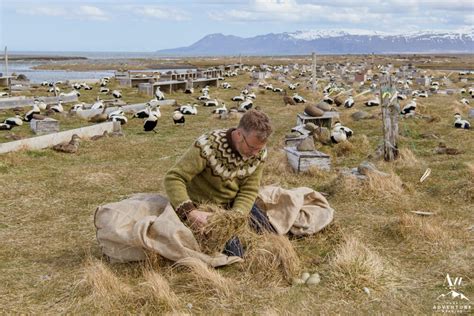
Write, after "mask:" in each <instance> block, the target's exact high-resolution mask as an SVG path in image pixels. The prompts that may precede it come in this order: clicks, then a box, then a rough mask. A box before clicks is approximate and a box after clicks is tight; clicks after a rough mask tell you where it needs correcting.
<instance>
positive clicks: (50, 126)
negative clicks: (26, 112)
mask: <svg viewBox="0 0 474 316" xmlns="http://www.w3.org/2000/svg"><path fill="white" fill-rule="evenodd" d="M30 127H31V130H32V131H33V133H35V134H37V135H44V134H51V133H56V132H59V121H58V120H55V119H52V118H49V117H48V118H45V119H44V120H35V119H32V120H31V121H30Z"/></svg>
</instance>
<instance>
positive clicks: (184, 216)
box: [164, 110, 274, 256]
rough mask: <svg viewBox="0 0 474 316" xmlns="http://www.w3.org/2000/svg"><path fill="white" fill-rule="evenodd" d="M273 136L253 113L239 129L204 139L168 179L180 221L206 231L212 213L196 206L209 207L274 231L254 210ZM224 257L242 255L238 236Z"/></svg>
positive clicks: (265, 122)
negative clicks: (239, 214)
mask: <svg viewBox="0 0 474 316" xmlns="http://www.w3.org/2000/svg"><path fill="white" fill-rule="evenodd" d="M271 133H272V127H271V123H270V119H269V118H268V116H267V115H266V114H265V113H263V112H260V111H257V110H249V111H247V112H246V113H245V114H244V115H243V116H242V118H241V119H240V122H239V125H238V126H237V128H230V129H227V130H225V129H223V130H215V131H212V132H209V133H206V134H204V135H202V136H200V137H199V138H198V139H197V140H196V141H195V143H194V144H193V145H192V146H191V147H190V148H189V149H188V150H187V152H186V153H185V154H184V155H183V156H182V157H181V159H180V160H179V161H178V162H177V163H176V165H175V166H173V167H172V168H171V169H170V170H169V171H168V173H167V174H166V176H165V180H164V184H165V189H166V193H167V195H168V198H169V200H170V202H171V205H172V206H173V208H174V209H175V211H176V213H177V214H178V216H179V218H180V219H181V220H182V221H184V222H187V223H188V224H190V225H195V226H197V227H203V226H204V225H206V223H207V219H208V217H209V216H210V215H211V213H208V212H203V211H200V210H198V205H199V204H200V203H206V202H210V203H214V204H218V205H220V206H222V207H223V208H225V209H228V210H232V211H237V212H242V213H244V214H251V215H250V224H251V226H252V227H254V229H255V230H257V231H258V232H259V231H261V230H262V229H266V230H269V231H274V229H273V227H272V226H271V225H270V223H269V222H268V218H267V217H266V216H265V215H264V214H263V213H262V212H261V211H260V210H259V209H258V208H257V207H256V206H255V205H254V202H255V199H256V198H257V194H258V189H259V187H260V180H261V178H262V170H263V164H264V162H265V159H266V157H267V149H266V148H265V145H266V143H267V140H268V137H269V136H270V134H271ZM224 252H225V253H227V254H229V255H238V256H242V255H243V250H242V246H241V245H240V241H239V240H238V238H237V237H234V238H233V239H231V240H230V241H229V242H228V244H227V245H226V250H225V251H224Z"/></svg>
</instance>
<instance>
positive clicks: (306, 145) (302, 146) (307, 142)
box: [296, 137, 316, 151]
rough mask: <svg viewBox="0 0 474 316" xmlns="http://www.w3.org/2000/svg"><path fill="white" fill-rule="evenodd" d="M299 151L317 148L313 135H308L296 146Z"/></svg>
mask: <svg viewBox="0 0 474 316" xmlns="http://www.w3.org/2000/svg"><path fill="white" fill-rule="evenodd" d="M296 150H298V151H313V150H316V148H315V147H314V140H313V137H306V138H305V139H304V140H303V141H302V142H301V143H299V144H298V146H296Z"/></svg>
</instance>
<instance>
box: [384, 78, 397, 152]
mask: <svg viewBox="0 0 474 316" xmlns="http://www.w3.org/2000/svg"><path fill="white" fill-rule="evenodd" d="M396 93H397V91H396V88H395V86H394V85H393V82H392V78H391V77H390V76H384V77H383V78H382V79H381V80H380V104H381V107H382V120H383V139H384V141H383V153H384V160H385V161H393V160H395V159H397V157H398V147H397V139H398V115H399V112H400V106H399V104H398V98H397V95H396Z"/></svg>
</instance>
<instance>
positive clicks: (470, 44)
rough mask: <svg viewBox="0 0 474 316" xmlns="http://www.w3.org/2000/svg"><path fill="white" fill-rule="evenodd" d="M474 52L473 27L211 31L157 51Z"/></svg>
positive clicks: (208, 53)
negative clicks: (183, 44) (384, 31)
mask: <svg viewBox="0 0 474 316" xmlns="http://www.w3.org/2000/svg"><path fill="white" fill-rule="evenodd" d="M313 51H315V52H317V53H320V54H369V53H372V52H373V53H376V54H390V53H474V29H471V30H467V31H464V32H462V33H453V32H451V33H449V32H417V33H410V34H401V35H386V34H380V33H377V32H374V33H366V34H350V33H347V32H344V31H333V32H331V31H330V32H328V31H297V32H294V33H279V34H274V33H270V34H266V35H259V36H255V37H249V38H243V37H238V36H233V35H224V34H221V33H217V34H210V35H207V36H205V37H203V38H202V39H200V40H199V41H197V42H196V43H194V44H192V45H190V46H187V47H179V48H173V49H163V50H159V51H157V53H158V54H160V55H182V56H196V55H200V56H213V55H220V56H222V55H238V54H242V55H303V54H310V53H311V52H313Z"/></svg>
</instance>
